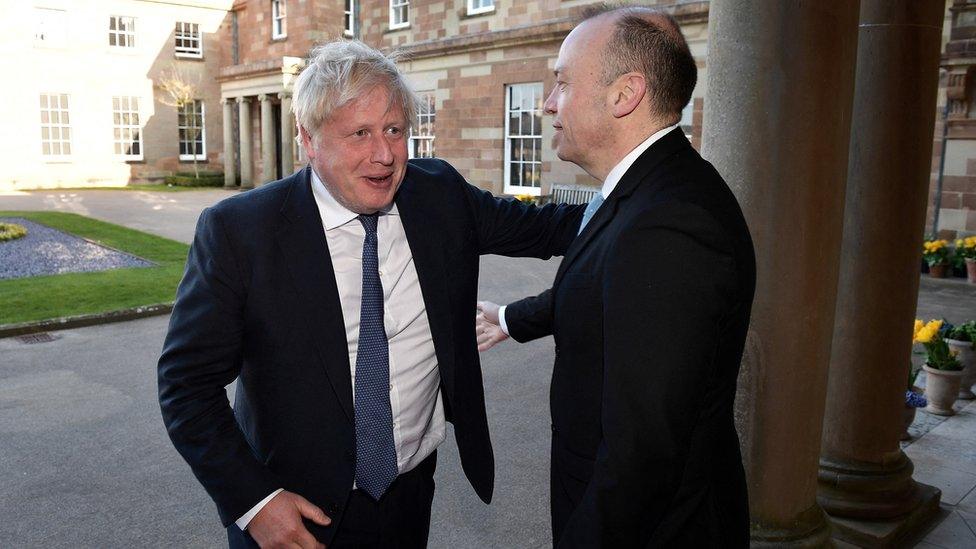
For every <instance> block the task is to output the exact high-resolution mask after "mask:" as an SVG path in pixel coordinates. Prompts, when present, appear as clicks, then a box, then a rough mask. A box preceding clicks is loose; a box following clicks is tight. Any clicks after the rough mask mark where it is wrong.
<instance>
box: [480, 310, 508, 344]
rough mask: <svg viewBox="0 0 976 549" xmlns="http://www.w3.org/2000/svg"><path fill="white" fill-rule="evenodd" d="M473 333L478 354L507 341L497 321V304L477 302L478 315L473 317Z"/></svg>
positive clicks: (506, 335)
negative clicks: (476, 340)
mask: <svg viewBox="0 0 976 549" xmlns="http://www.w3.org/2000/svg"><path fill="white" fill-rule="evenodd" d="M475 331H476V333H477V335H478V352H481V353H483V352H485V351H487V350H488V349H491V348H492V347H494V346H495V345H497V344H498V343H501V342H502V341H505V340H506V339H508V334H506V333H505V332H503V331H502V327H501V323H500V322H499V320H498V304H497V303H492V302H491V301H479V302H478V315H477V316H476V317H475Z"/></svg>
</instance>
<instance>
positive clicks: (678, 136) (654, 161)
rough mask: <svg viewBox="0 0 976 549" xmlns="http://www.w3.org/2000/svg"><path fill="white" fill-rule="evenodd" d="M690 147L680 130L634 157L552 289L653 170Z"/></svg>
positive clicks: (576, 242)
mask: <svg viewBox="0 0 976 549" xmlns="http://www.w3.org/2000/svg"><path fill="white" fill-rule="evenodd" d="M690 146H691V144H690V143H688V139H687V138H686V137H685V135H684V132H683V131H682V129H681V128H675V129H674V130H672V131H670V132H668V133H667V134H665V135H664V136H663V137H661V139H659V140H658V141H657V142H655V143H654V144H653V145H651V146H650V147H648V149H647V150H646V151H644V153H643V154H641V155H640V156H639V157H637V160H635V161H634V163H633V164H632V165H631V166H630V169H628V170H627V172H626V173H625V174H624V175H623V177H622V178H620V181H619V182H618V183H617V186H616V187H615V188H614V189H613V191H612V192H611V193H610V196H609V197H607V199H606V200H605V201H604V202H603V205H602V206H600V209H598V210H597V211H596V213H595V214H594V215H593V217H592V218H591V219H590V222H589V223H587V224H586V227H584V228H583V232H582V233H580V234H579V236H577V237H576V239H575V240H573V243H572V244H570V246H569V249H568V250H566V256H565V257H563V260H562V263H560V264H559V269H558V270H557V271H556V278H555V280H554V281H553V284H552V286H553V288H556V287H558V286H559V283H560V282H561V281H562V278H563V275H565V273H566V270H567V269H568V268H569V267H570V265H572V264H573V262H574V261H575V260H576V259H577V258H578V257H579V255H580V253H581V252H582V251H583V250H585V249H586V247H587V246H588V245H589V243H590V242H592V241H593V240H594V239H595V238H596V237H597V235H599V234H600V232H601V231H602V230H603V228H604V227H605V226H607V224H609V223H610V221H612V220H613V218H614V217H615V216H616V214H617V210H618V208H619V207H620V204H621V203H622V202H624V201H626V200H627V198H629V197H630V195H631V194H633V192H634V190H635V189H637V187H638V186H639V185H640V184H641V183H642V182H643V181H644V180H645V179H646V178H648V176H650V175H651V172H652V171H653V170H654V168H656V167H657V166H658V165H659V164H660V163H661V162H663V161H664V160H666V159H668V158H670V157H671V156H672V155H674V154H675V153H677V152H678V151H680V150H682V149H684V148H686V147H690Z"/></svg>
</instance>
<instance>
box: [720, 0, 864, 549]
mask: <svg viewBox="0 0 976 549" xmlns="http://www.w3.org/2000/svg"><path fill="white" fill-rule="evenodd" d="M857 8H858V2H857V1H854V0H838V1H836V2H804V1H802V0H759V1H748V0H713V1H712V2H711V3H710V8H709V9H710V14H709V44H708V62H707V66H708V88H707V93H706V96H705V112H704V126H703V129H704V132H703V140H702V141H703V152H704V156H705V158H707V159H709V160H710V161H711V162H713V163H714V164H715V167H716V168H717V169H718V171H719V172H720V173H721V174H722V175H723V176H724V177H725V178H726V181H728V183H729V185H730V186H731V188H732V190H733V192H734V193H735V194H736V196H737V197H738V199H739V203H740V204H741V206H742V210H743V213H744V214H745V216H746V220H747V222H748V223H749V228H750V230H751V232H752V238H753V241H754V243H755V248H756V267H757V280H756V298H755V301H754V303H753V309H752V323H751V325H750V328H749V337H748V339H747V341H746V349H745V354H744V356H743V359H742V371H741V372H740V376H739V391H738V394H737V396H736V404H735V406H736V408H735V412H736V428H737V429H738V431H739V435H740V437H741V443H742V450H743V461H744V464H745V467H746V476H747V482H748V486H749V507H750V514H751V528H752V532H751V534H752V544H753V546H754V547H765V546H770V547H783V546H795V547H797V546H799V547H818V546H825V545H829V544H830V527H829V523H828V521H827V519H826V516H825V514H824V512H823V510H822V509H821V508H820V506H819V505H818V504H817V501H816V495H817V465H818V458H819V455H820V438H821V421H822V418H823V411H824V398H825V395H826V389H827V368H828V364H829V360H830V343H831V337H832V335H833V326H834V302H835V297H836V291H837V276H838V270H839V269H838V267H839V265H838V260H839V256H840V239H841V230H842V222H843V213H842V212H843V207H844V187H845V179H846V175H847V152H848V143H849V138H850V121H851V101H852V97H853V91H854V63H855V57H856V52H857V17H858V9H857Z"/></svg>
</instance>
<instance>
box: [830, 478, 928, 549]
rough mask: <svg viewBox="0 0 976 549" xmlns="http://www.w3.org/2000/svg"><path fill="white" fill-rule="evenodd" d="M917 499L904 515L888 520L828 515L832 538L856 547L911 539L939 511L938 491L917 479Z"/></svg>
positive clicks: (888, 545)
mask: <svg viewBox="0 0 976 549" xmlns="http://www.w3.org/2000/svg"><path fill="white" fill-rule="evenodd" d="M916 485H917V486H918V492H919V495H920V499H919V502H918V504H917V505H916V506H915V508H914V509H912V510H911V511H910V512H909V513H908V514H907V515H904V516H901V517H899V518H896V519H888V520H864V519H852V518H841V517H832V516H830V515H828V519H829V520H830V524H831V525H832V526H833V527H834V539H836V540H839V541H841V542H847V543H850V544H853V545H856V546H858V547H895V546H896V545H897V544H899V543H900V542H904V541H907V540H909V539H911V538H912V537H913V536H914V535H915V534H918V533H920V532H921V531H922V529H924V528H925V527H926V526H928V524H929V521H931V520H932V519H933V518H934V517H935V516H936V515H937V514H938V512H939V500H940V499H941V498H942V491H941V490H939V489H938V488H935V487H934V486H929V485H927V484H922V483H917V484H916Z"/></svg>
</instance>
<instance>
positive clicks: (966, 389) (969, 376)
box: [946, 339, 976, 400]
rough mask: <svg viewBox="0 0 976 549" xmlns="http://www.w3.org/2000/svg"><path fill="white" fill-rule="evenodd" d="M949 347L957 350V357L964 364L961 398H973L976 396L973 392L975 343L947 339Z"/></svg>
mask: <svg viewBox="0 0 976 549" xmlns="http://www.w3.org/2000/svg"><path fill="white" fill-rule="evenodd" d="M946 343H948V344H949V349H950V350H952V351H956V352H957V353H958V354H957V355H956V358H958V359H959V362H960V363H961V364H962V379H961V381H960V385H959V398H961V399H963V400H972V399H974V398H976V395H974V394H973V390H972V387H973V383H976V352H973V344H972V342H969V341H959V340H956V339H946Z"/></svg>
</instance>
